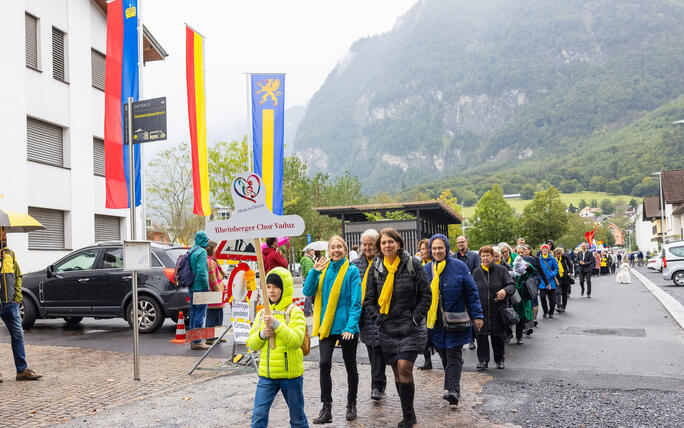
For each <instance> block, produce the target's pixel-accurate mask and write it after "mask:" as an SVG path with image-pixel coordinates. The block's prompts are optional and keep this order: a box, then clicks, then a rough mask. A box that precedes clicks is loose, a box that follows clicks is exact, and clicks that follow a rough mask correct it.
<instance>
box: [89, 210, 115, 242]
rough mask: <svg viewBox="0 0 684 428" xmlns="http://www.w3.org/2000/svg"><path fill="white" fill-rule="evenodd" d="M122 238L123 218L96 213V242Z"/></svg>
mask: <svg viewBox="0 0 684 428" xmlns="http://www.w3.org/2000/svg"><path fill="white" fill-rule="evenodd" d="M120 240H121V219H120V218H119V217H114V216H110V215H95V242H101V241H120Z"/></svg>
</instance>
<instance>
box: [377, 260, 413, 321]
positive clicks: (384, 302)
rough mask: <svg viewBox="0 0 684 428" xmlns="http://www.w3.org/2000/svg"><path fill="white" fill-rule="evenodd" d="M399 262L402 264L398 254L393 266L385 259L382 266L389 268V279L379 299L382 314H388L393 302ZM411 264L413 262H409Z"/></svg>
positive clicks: (386, 279) (383, 286) (386, 280)
mask: <svg viewBox="0 0 684 428" xmlns="http://www.w3.org/2000/svg"><path fill="white" fill-rule="evenodd" d="M399 262H401V257H399V254H397V257H396V258H395V259H394V263H392V264H391V265H388V264H387V259H385V258H383V260H382V264H383V265H385V268H387V278H385V283H384V284H383V285H382V291H381V292H380V297H379V298H378V305H380V313H381V314H388V313H389V307H390V301H391V300H392V291H394V274H395V273H396V272H397V268H398V267H399ZM408 262H409V263H411V260H409V261H408Z"/></svg>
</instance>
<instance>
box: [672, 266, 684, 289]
mask: <svg viewBox="0 0 684 428" xmlns="http://www.w3.org/2000/svg"><path fill="white" fill-rule="evenodd" d="M672 280H673V281H674V283H675V285H678V286H680V287H682V286H684V271H682V270H678V271H677V272H675V273H674V275H672Z"/></svg>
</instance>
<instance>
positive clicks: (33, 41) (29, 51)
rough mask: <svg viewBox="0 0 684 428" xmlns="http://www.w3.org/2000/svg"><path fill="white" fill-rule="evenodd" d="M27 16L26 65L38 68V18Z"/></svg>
mask: <svg viewBox="0 0 684 428" xmlns="http://www.w3.org/2000/svg"><path fill="white" fill-rule="evenodd" d="M25 17H26V66H27V67H31V68H35V69H36V70H37V69H38V19H37V18H36V17H35V16H32V15H29V14H28V13H26V14H25Z"/></svg>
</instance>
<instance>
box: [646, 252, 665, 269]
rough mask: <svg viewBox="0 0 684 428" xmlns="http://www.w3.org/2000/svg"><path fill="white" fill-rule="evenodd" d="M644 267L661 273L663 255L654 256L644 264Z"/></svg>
mask: <svg viewBox="0 0 684 428" xmlns="http://www.w3.org/2000/svg"><path fill="white" fill-rule="evenodd" d="M646 267H648V268H649V269H654V270H657V271H658V272H660V271H662V270H663V255H662V254H656V255H655V256H653V257H651V258H650V259H648V262H647V263H646Z"/></svg>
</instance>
